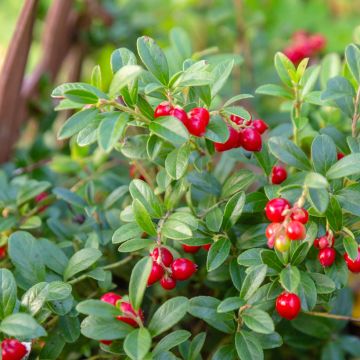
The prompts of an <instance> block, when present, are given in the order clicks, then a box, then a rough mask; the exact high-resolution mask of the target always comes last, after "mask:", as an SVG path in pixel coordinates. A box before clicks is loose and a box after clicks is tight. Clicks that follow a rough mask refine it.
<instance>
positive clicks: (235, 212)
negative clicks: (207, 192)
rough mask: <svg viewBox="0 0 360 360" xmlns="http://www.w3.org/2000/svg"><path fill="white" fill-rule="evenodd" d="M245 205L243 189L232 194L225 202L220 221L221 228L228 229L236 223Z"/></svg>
mask: <svg viewBox="0 0 360 360" xmlns="http://www.w3.org/2000/svg"><path fill="white" fill-rule="evenodd" d="M244 205H245V193H244V192H243V191H241V192H239V193H237V194H235V195H233V196H232V197H231V198H230V200H229V201H228V202H227V203H226V205H225V209H224V216H223V221H222V226H221V227H222V228H223V229H224V230H228V229H230V228H231V227H232V226H233V225H235V224H236V222H237V221H238V219H239V218H240V216H241V214H242V211H243V209H244Z"/></svg>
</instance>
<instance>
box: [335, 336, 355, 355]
mask: <svg viewBox="0 0 360 360" xmlns="http://www.w3.org/2000/svg"><path fill="white" fill-rule="evenodd" d="M339 341H340V345H341V347H342V349H343V350H344V351H346V352H347V353H349V354H350V355H352V356H355V357H356V356H358V354H360V339H359V338H358V337H357V336H353V335H342V336H341V337H340V339H339Z"/></svg>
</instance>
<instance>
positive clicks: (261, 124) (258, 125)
mask: <svg viewBox="0 0 360 360" xmlns="http://www.w3.org/2000/svg"><path fill="white" fill-rule="evenodd" d="M252 126H253V128H254V129H255V130H257V131H258V132H259V134H263V133H264V132H265V131H266V130H267V129H268V128H269V126H268V124H267V123H266V122H265V121H264V120H261V119H257V120H253V122H252Z"/></svg>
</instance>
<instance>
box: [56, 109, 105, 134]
mask: <svg viewBox="0 0 360 360" xmlns="http://www.w3.org/2000/svg"><path fill="white" fill-rule="evenodd" d="M97 114H98V110H97V109H86V110H81V111H79V112H77V113H75V114H74V115H73V116H71V117H70V118H69V119H68V120H67V121H66V122H65V124H64V125H63V126H62V127H61V128H60V130H59V132H58V136H57V137H58V139H59V140H64V139H67V138H69V137H71V136H73V135H75V134H77V133H78V132H79V131H80V130H82V129H84V128H85V127H86V126H87V125H89V123H91V121H92V120H93V119H94V118H95V116H96V115H97Z"/></svg>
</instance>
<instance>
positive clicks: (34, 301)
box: [21, 282, 49, 316]
mask: <svg viewBox="0 0 360 360" xmlns="http://www.w3.org/2000/svg"><path fill="white" fill-rule="evenodd" d="M48 293H49V285H48V284H47V283H45V282H41V283H37V284H35V285H34V286H32V287H31V288H30V289H29V290H28V291H26V293H25V294H24V295H23V297H22V299H21V305H22V306H24V307H25V308H26V309H27V310H28V312H29V313H30V314H31V315H32V316H35V315H36V314H37V313H38V312H39V311H40V310H41V308H42V307H43V306H44V304H45V302H46V300H47V296H48Z"/></svg>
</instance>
